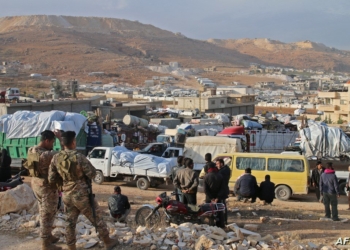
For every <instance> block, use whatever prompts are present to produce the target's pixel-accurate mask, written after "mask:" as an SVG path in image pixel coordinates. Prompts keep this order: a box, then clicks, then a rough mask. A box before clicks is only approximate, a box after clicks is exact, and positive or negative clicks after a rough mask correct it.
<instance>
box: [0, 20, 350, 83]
mask: <svg viewBox="0 0 350 250" xmlns="http://www.w3.org/2000/svg"><path fill="white" fill-rule="evenodd" d="M0 60H1V61H4V60H19V61H21V62H22V63H24V64H28V65H30V67H31V70H30V71H31V72H38V73H43V74H48V75H67V76H69V77H80V78H81V77H86V76H87V73H88V72H91V71H104V72H106V73H109V74H117V75H119V77H120V78H121V79H119V80H121V81H129V82H131V83H137V82H139V81H143V80H144V79H146V78H147V77H149V76H152V75H157V74H155V73H154V72H152V71H150V70H148V69H146V68H145V67H144V66H156V65H159V64H160V63H166V64H167V63H168V62H170V61H178V62H180V63H181V65H183V66H184V67H190V68H194V67H199V68H200V67H210V66H214V65H227V66H237V67H242V66H243V67H247V66H249V64H250V63H260V64H265V65H275V66H285V67H294V68H301V69H302V68H310V69H320V70H336V71H350V52H347V51H341V50H337V49H334V48H329V47H326V46H324V45H322V44H316V43H313V42H310V41H304V42H297V43H292V44H285V43H282V42H279V41H272V40H268V39H239V40H216V39H210V40H207V41H201V40H195V39H191V38H187V37H185V36H183V35H181V34H180V33H172V32H169V31H166V30H162V29H159V28H157V27H154V26H152V25H146V24H141V23H139V22H137V21H128V20H121V19H113V18H98V17H71V16H44V15H43V16H16V17H3V18H0ZM132 81H134V82H132Z"/></svg>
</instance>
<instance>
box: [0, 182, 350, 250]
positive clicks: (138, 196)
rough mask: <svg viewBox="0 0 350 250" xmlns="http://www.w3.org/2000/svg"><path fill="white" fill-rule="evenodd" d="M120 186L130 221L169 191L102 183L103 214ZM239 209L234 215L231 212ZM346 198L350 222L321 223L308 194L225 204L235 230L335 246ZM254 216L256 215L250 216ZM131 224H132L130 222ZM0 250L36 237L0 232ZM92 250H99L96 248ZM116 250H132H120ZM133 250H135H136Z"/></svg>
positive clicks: (320, 210)
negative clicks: (251, 227)
mask: <svg viewBox="0 0 350 250" xmlns="http://www.w3.org/2000/svg"><path fill="white" fill-rule="evenodd" d="M25 182H27V183H30V177H26V178H25ZM115 185H120V186H121V188H122V193H123V194H125V195H127V196H128V197H129V201H130V202H131V204H132V205H131V206H132V212H131V215H130V218H129V219H130V220H132V219H133V215H134V214H135V211H136V210H137V209H138V208H139V207H140V206H141V205H142V204H155V197H156V196H157V195H159V194H160V193H161V192H164V191H166V192H168V193H170V192H171V191H172V188H171V186H166V185H162V186H160V187H158V188H150V189H149V190H146V191H143V190H140V189H138V188H136V186H135V185H134V184H133V183H124V182H104V183H103V184H102V185H95V184H94V185H93V190H94V193H95V194H96V198H97V200H98V202H99V204H100V206H101V208H102V210H103V211H104V212H106V213H107V212H108V207H107V200H108V197H109V196H110V194H111V193H112V192H113V187H114V186H115ZM203 199H204V195H203V194H202V193H201V194H198V196H197V200H198V203H201V202H202V201H203ZM234 208H237V209H239V214H240V215H241V216H238V214H237V212H232V211H231V210H232V209H234ZM347 208H348V205H347V197H346V196H341V197H340V198H339V205H338V210H339V217H340V218H341V219H345V218H347V219H349V222H345V223H342V222H333V221H330V222H328V221H327V222H325V221H320V220H319V219H320V217H323V216H324V207H323V205H322V204H321V203H318V202H316V197H315V193H314V192H311V193H309V194H308V195H296V196H293V197H292V199H291V200H289V201H286V202H282V201H279V200H275V201H274V202H273V205H272V206H269V205H267V206H264V205H262V204H261V202H260V201H259V200H257V202H256V203H253V204H252V203H243V202H237V201H235V198H234V197H230V198H229V202H228V211H229V212H228V223H229V224H230V223H237V224H238V226H243V225H244V224H246V223H254V224H259V230H258V232H259V233H260V234H261V235H262V236H265V235H267V234H271V235H273V236H274V238H280V240H281V241H283V242H291V241H292V240H298V241H299V242H304V243H307V242H313V243H315V244H324V245H334V244H335V242H336V240H337V239H338V238H339V237H349V236H350V226H349V224H350V212H349V211H348V210H346V209H347ZM252 212H255V213H256V214H257V215H253V213H252ZM262 216H269V217H274V218H286V219H298V221H269V222H267V223H261V222H260V220H259V218H260V217H262ZM130 224H132V222H130ZM0 242H1V244H0V250H5V249H6V250H17V249H19V248H22V249H28V250H32V249H33V250H34V249H38V244H40V241H39V240H38V235H35V234H33V233H31V232H27V233H16V232H11V233H10V232H4V231H1V229H0ZM60 245H61V246H62V247H63V249H67V248H66V246H65V245H64V244H60ZM92 249H100V248H99V247H95V248H92ZM118 249H134V248H121V247H118ZM135 249H136V248H135Z"/></svg>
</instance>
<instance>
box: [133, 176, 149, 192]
mask: <svg viewBox="0 0 350 250" xmlns="http://www.w3.org/2000/svg"><path fill="white" fill-rule="evenodd" d="M136 186H137V187H138V188H139V189H141V190H147V189H148V188H149V186H150V183H149V181H148V180H147V179H146V178H140V179H138V180H137V182H136Z"/></svg>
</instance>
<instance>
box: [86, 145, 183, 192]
mask: <svg viewBox="0 0 350 250" xmlns="http://www.w3.org/2000/svg"><path fill="white" fill-rule="evenodd" d="M113 149H114V148H113V147H96V148H94V149H93V150H92V151H91V152H90V154H89V155H88V160H89V161H90V162H91V164H92V165H93V166H94V167H95V168H96V170H97V173H96V176H95V178H94V179H93V181H94V182H95V183H96V184H102V183H103V182H104V180H105V178H117V177H118V178H119V177H121V178H122V179H123V180H124V181H127V182H131V181H136V186H137V187H138V188H139V189H142V190H146V189H148V188H149V187H157V186H158V185H161V184H163V183H165V181H166V179H167V178H168V176H167V175H166V174H160V173H157V172H155V171H154V168H155V167H154V165H153V166H152V165H150V166H149V167H146V168H145V167H143V168H136V167H134V166H133V163H131V162H127V161H125V162H118V163H116V162H117V161H116V160H115V159H116V156H115V155H113ZM127 151H128V150H126V149H125V152H127ZM129 152H133V151H129ZM174 163H175V164H174V166H175V165H176V162H175V161H174Z"/></svg>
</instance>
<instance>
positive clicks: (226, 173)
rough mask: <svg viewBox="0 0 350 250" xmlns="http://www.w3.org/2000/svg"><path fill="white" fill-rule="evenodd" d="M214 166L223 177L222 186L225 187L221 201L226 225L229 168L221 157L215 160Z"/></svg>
mask: <svg viewBox="0 0 350 250" xmlns="http://www.w3.org/2000/svg"><path fill="white" fill-rule="evenodd" d="M216 167H217V168H218V169H219V174H220V175H221V176H222V178H223V188H224V189H226V191H225V197H224V199H223V203H224V204H225V224H226V225H227V207H226V199H227V198H228V195H229V194H230V188H229V186H228V183H229V181H230V178H231V169H230V168H229V167H228V166H227V165H225V163H224V160H223V159H218V160H217V161H216Z"/></svg>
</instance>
